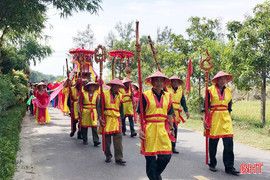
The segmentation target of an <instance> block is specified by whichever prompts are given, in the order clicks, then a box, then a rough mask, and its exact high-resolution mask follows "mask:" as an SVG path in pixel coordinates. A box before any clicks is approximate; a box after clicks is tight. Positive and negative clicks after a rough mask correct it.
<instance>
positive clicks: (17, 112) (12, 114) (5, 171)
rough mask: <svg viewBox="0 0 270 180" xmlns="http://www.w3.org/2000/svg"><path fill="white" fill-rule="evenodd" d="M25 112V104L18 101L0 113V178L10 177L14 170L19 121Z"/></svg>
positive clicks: (17, 146) (19, 127) (19, 128)
mask: <svg viewBox="0 0 270 180" xmlns="http://www.w3.org/2000/svg"><path fill="white" fill-rule="evenodd" d="M25 112H26V104H25V103H19V104H17V105H16V106H14V107H13V108H11V109H9V110H7V111H2V112H1V113H0V123H1V126H0V179H11V177H12V176H13V174H14V172H15V167H16V155H17V151H18V148H19V139H20V138H19V134H20V131H21V121H22V119H23V117H24V115H25Z"/></svg>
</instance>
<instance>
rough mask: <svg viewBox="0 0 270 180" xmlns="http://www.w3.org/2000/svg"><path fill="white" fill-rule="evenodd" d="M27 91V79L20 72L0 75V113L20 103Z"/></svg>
mask: <svg viewBox="0 0 270 180" xmlns="http://www.w3.org/2000/svg"><path fill="white" fill-rule="evenodd" d="M27 91H28V89H27V78H26V75H25V74H24V73H23V72H22V71H13V73H12V75H11V74H6V75H0V112H1V111H3V110H5V109H7V108H9V107H11V106H13V105H15V104H17V103H18V102H22V101H23V100H24V99H25V98H26V95H27Z"/></svg>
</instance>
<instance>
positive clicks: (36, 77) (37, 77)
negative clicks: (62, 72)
mask: <svg viewBox="0 0 270 180" xmlns="http://www.w3.org/2000/svg"><path fill="white" fill-rule="evenodd" d="M60 77H62V76H54V75H47V74H43V73H40V72H38V71H31V74H30V76H29V81H30V82H32V83H34V82H40V81H42V80H43V81H45V82H54V81H57V80H58V79H59V78H60ZM63 79H64V78H63Z"/></svg>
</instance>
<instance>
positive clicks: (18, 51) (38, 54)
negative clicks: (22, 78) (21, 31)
mask: <svg viewBox="0 0 270 180" xmlns="http://www.w3.org/2000/svg"><path fill="white" fill-rule="evenodd" d="M0 53H1V55H2V57H1V58H2V62H1V63H0V66H1V67H2V72H3V73H4V74H7V73H10V72H11V71H12V70H13V69H15V70H23V71H25V70H27V69H28V68H29V66H30V62H31V61H33V62H34V64H36V60H39V61H41V60H42V59H43V58H45V57H47V56H49V55H50V54H51V53H52V50H51V48H50V47H49V46H46V45H42V44H40V43H39V42H38V40H37V39H35V38H34V37H33V36H30V35H26V36H24V37H22V39H20V40H19V41H17V43H13V44H12V46H11V45H9V46H5V47H3V48H2V49H0Z"/></svg>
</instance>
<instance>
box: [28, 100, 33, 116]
mask: <svg viewBox="0 0 270 180" xmlns="http://www.w3.org/2000/svg"><path fill="white" fill-rule="evenodd" d="M29 108H30V113H31V115H34V105H33V103H32V101H31V103H30V107H29Z"/></svg>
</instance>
